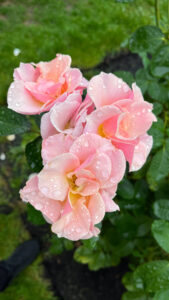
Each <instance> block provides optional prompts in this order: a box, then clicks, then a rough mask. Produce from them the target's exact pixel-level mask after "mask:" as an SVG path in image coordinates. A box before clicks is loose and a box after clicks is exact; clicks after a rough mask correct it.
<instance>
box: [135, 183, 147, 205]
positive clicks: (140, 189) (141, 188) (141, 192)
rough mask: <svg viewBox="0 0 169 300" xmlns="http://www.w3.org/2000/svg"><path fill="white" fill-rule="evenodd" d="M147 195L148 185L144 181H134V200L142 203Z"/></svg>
mask: <svg viewBox="0 0 169 300" xmlns="http://www.w3.org/2000/svg"><path fill="white" fill-rule="evenodd" d="M147 195H148V185H147V182H146V181H145V180H144V179H140V180H138V181H136V184H135V188H134V198H135V199H137V201H139V202H144V200H146V198H147Z"/></svg>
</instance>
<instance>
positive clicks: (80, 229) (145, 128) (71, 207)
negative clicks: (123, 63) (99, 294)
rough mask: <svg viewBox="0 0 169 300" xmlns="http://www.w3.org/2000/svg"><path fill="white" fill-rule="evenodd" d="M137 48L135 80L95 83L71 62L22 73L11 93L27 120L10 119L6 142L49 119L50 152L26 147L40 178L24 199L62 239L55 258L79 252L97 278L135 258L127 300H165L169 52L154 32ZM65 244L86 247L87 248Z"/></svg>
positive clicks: (121, 77)
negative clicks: (36, 122) (140, 65)
mask: <svg viewBox="0 0 169 300" xmlns="http://www.w3.org/2000/svg"><path fill="white" fill-rule="evenodd" d="M152 32H153V34H152ZM129 44H130V49H131V51H133V52H135V53H138V54H139V55H140V57H141V58H142V59H143V68H142V69H139V70H138V71H137V72H136V74H134V75H133V74H131V73H129V72H120V71H119V72H117V73H116V74H106V73H100V74H98V75H96V76H94V77H93V78H91V80H90V81H89V82H87V81H86V79H84V77H83V76H82V74H81V72H80V71H79V70H77V69H74V68H71V67H70V62H71V59H70V58H69V57H68V56H64V55H58V56H57V57H56V59H54V60H52V61H51V62H48V63H39V64H36V65H34V64H21V65H20V67H19V68H18V69H16V70H15V72H14V82H13V83H12V84H11V86H10V88H9V92H8V103H9V108H11V109H13V110H15V111H16V112H18V113H19V114H17V113H16V112H12V111H11V110H8V109H7V108H2V109H1V110H0V134H1V135H5V134H20V133H22V132H24V131H28V130H30V125H29V121H30V123H31V122H32V119H31V118H32V117H24V116H23V115H20V114H39V113H42V112H43V114H41V115H40V132H41V137H42V146H41V143H40V138H38V139H37V138H36V140H35V141H32V142H31V143H29V144H30V145H29V144H28V146H27V147H26V156H27V159H28V162H29V164H30V169H31V170H32V171H33V172H36V174H34V176H33V177H32V178H31V179H29V180H28V182H27V184H26V186H25V187H24V188H23V189H22V190H21V192H20V194H21V198H22V199H23V200H24V201H25V202H29V204H28V205H30V204H31V210H30V209H29V212H30V211H31V214H32V215H33V214H34V222H35V223H36V221H35V220H38V219H39V218H38V215H37V214H38V211H41V212H42V214H43V216H44V218H45V219H46V220H47V222H49V223H51V224H52V231H53V232H54V233H56V234H57V235H55V236H54V237H53V238H52V240H51V252H52V253H58V254H59V253H60V252H61V251H63V250H64V249H72V248H73V247H75V252H74V257H75V259H76V260H77V261H79V262H81V263H87V264H88V265H89V268H90V269H92V270H98V269H99V268H103V267H107V266H112V265H117V264H118V263H119V262H120V260H121V258H123V257H125V256H128V260H129V263H130V264H129V265H130V268H131V271H133V272H129V273H127V274H126V275H125V276H124V278H123V284H124V285H125V287H126V289H127V290H128V291H127V292H126V293H125V294H124V295H123V300H127V299H135V300H136V299H165V297H168V294H169V281H168V272H169V271H168V265H169V264H168V252H169V246H168V236H169V223H168V221H169V204H168V202H169V196H168V195H169V188H168V178H169V177H168V175H169V129H168V121H169V114H168V108H169V93H168V86H169V77H168V76H169V68H168V66H169V64H168V61H169V45H168V40H167V38H166V35H165V34H163V33H162V32H161V30H160V29H159V28H157V27H153V26H144V27H142V28H139V29H138V30H137V31H136V32H135V33H134V34H133V36H132V37H131V39H130V42H129ZM60 58H62V59H63V62H62V59H60ZM60 64H61V65H60ZM58 65H59V67H56V66H58ZM56 70H57V71H56ZM70 79H71V80H70ZM126 82H127V83H128V84H127V83H126ZM131 83H133V84H131ZM139 87H140V88H141V89H140V88H139ZM86 89H87V93H86V95H85V96H84V90H86ZM143 96H144V98H143ZM29 104H30V106H29ZM152 110H153V111H152ZM8 115H10V117H8ZM17 120H18V122H17ZM10 121H11V122H12V124H13V126H10ZM17 123H18V124H21V126H17ZM152 124H153V125H152ZM14 125H15V126H14ZM151 125H152V127H151ZM21 127H22V129H21ZM151 148H152V151H151V153H150V156H149V157H148V155H149V152H150V150H151ZM40 153H41V156H42V160H43V165H42V162H41V156H40V155H39V154H40ZM147 157H148V159H147ZM134 171H135V172H134ZM122 178H123V179H122ZM33 207H34V208H35V209H36V210H33ZM29 208H30V206H29ZM105 212H107V213H106V215H105ZM32 219H33V218H32ZM37 223H38V222H37ZM100 231H101V232H100ZM99 232H100V234H99V235H98V233H99ZM60 237H65V238H66V239H70V240H79V239H81V242H80V246H79V247H77V246H76V244H75V245H74V244H73V243H72V242H70V241H69V243H68V244H67V240H66V239H64V238H60ZM76 247H77V248H76ZM166 299H167V298H166Z"/></svg>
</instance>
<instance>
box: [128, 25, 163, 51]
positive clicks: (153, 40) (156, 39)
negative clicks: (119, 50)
mask: <svg viewBox="0 0 169 300" xmlns="http://www.w3.org/2000/svg"><path fill="white" fill-rule="evenodd" d="M163 38H164V35H163V33H162V31H161V30H160V29H159V28H158V27H156V26H150V25H147V26H142V27H139V28H138V29H137V30H136V31H135V32H134V33H133V35H132V36H131V38H130V41H129V47H130V50H131V51H132V52H135V53H142V52H147V53H153V52H154V51H156V49H157V48H158V47H159V46H160V45H161V44H162V40H163Z"/></svg>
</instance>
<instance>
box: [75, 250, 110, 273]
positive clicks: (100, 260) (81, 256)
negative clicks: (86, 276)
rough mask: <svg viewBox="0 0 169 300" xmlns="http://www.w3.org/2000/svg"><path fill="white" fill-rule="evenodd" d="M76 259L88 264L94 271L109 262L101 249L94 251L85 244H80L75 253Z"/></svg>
mask: <svg viewBox="0 0 169 300" xmlns="http://www.w3.org/2000/svg"><path fill="white" fill-rule="evenodd" d="M74 259H75V260H76V261H77V262H80V263H82V264H86V263H87V264H88V265H89V268H90V269H91V270H93V271H96V270H99V269H100V268H103V267H105V266H106V264H107V263H108V261H107V259H106V255H105V254H104V253H103V252H102V251H101V250H100V251H94V250H93V251H92V250H91V249H88V248H87V247H85V246H80V247H79V248H78V249H77V250H76V251H75V253H74Z"/></svg>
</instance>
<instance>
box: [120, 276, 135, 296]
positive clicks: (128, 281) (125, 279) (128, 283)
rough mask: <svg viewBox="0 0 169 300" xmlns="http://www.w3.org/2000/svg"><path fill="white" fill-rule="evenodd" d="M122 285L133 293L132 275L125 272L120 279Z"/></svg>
mask: <svg viewBox="0 0 169 300" xmlns="http://www.w3.org/2000/svg"><path fill="white" fill-rule="evenodd" d="M122 283H123V285H124V286H125V288H126V289H127V290H128V291H130V292H132V291H134V285H133V273H132V272H127V273H126V274H125V275H124V276H123V278H122Z"/></svg>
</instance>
